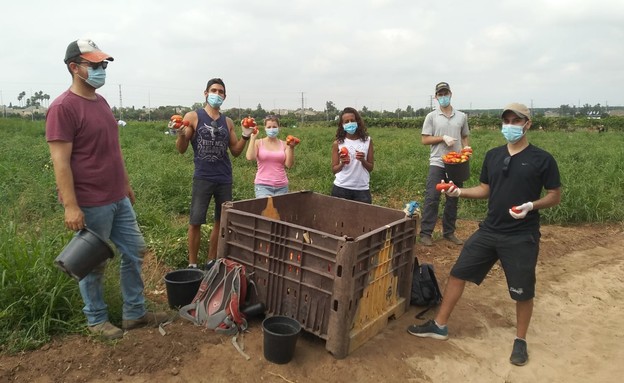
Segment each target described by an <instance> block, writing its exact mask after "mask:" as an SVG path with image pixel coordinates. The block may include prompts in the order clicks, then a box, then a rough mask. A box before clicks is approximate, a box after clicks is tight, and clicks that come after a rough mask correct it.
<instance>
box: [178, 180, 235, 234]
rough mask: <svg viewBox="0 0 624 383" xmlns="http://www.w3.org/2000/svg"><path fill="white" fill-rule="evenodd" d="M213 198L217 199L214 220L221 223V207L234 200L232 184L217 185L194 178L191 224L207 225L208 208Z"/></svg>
mask: <svg viewBox="0 0 624 383" xmlns="http://www.w3.org/2000/svg"><path fill="white" fill-rule="evenodd" d="M213 196H214V197H215V209H214V220H215V222H219V221H220V220H221V205H223V203H224V202H227V201H231V200H232V184H217V183H214V182H210V181H206V180H202V179H198V178H193V194H192V196H191V213H190V217H189V224H191V225H203V224H204V223H206V214H207V212H208V206H209V205H210V200H211V199H212V197H213Z"/></svg>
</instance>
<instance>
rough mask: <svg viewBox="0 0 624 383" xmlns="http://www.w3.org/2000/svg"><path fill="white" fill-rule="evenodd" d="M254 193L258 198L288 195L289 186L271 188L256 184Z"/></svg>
mask: <svg viewBox="0 0 624 383" xmlns="http://www.w3.org/2000/svg"><path fill="white" fill-rule="evenodd" d="M254 192H255V193H256V198H261V197H268V196H275V195H280V194H286V193H288V185H286V186H269V185H262V184H255V185H254Z"/></svg>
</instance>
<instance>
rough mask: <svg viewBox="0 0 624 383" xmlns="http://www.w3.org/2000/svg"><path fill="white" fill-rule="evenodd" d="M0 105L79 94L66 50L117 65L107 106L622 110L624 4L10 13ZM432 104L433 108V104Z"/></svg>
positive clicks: (90, 8) (233, 6)
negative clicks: (80, 42)
mask: <svg viewBox="0 0 624 383" xmlns="http://www.w3.org/2000/svg"><path fill="white" fill-rule="evenodd" d="M0 7H1V9H2V16H3V17H2V23H0V47H1V49H2V53H1V55H0V92H1V95H2V100H0V101H1V102H0V103H4V104H6V105H8V104H9V103H13V104H14V105H15V104H17V103H18V101H17V96H18V94H19V93H20V92H21V91H25V92H26V93H27V96H30V95H31V94H32V93H34V92H37V91H40V90H41V91H43V92H44V93H46V94H49V95H50V96H51V98H52V99H54V98H55V97H56V96H58V95H59V94H60V93H61V92H63V91H64V90H65V89H67V88H68V87H69V84H70V80H71V79H70V75H69V73H68V72H67V69H66V67H65V65H64V63H63V58H64V54H65V49H66V47H67V45H68V44H69V43H70V42H71V41H73V40H76V39H77V38H82V37H88V38H91V39H93V40H94V41H95V42H96V43H97V44H98V45H99V47H100V48H101V49H102V50H103V51H104V52H106V53H109V54H110V55H112V56H113V57H114V58H115V61H114V62H113V63H111V64H110V65H109V67H108V69H107V81H106V85H105V86H104V87H103V88H101V89H100V90H99V92H100V93H101V94H102V95H104V96H105V97H106V98H107V99H108V101H109V103H110V104H111V106H119V105H120V92H119V87H120V85H121V95H122V103H123V106H124V107H129V106H135V107H137V108H140V107H143V106H151V107H155V106H160V105H183V106H191V105H192V104H193V103H195V102H203V101H204V98H203V91H204V89H205V86H206V82H207V80H208V79H210V78H212V77H221V78H222V79H223V80H224V81H225V84H226V90H227V99H226V100H225V103H224V105H223V108H224V109H228V108H232V107H243V108H246V107H251V108H255V107H256V106H257V105H258V104H259V103H260V104H261V105H262V107H263V108H264V109H267V110H270V109H273V108H289V109H295V108H298V107H300V106H301V102H302V93H303V100H304V105H305V107H311V108H314V109H316V110H323V109H324V108H325V103H326V101H333V102H334V104H335V105H336V107H338V108H339V109H341V108H344V107H346V106H353V107H356V108H358V109H361V108H362V107H363V106H366V107H367V108H368V109H372V110H382V109H384V110H392V111H394V110H395V109H397V108H401V109H405V108H406V107H407V106H408V105H411V106H412V107H414V108H415V109H418V108H422V107H426V106H429V103H430V97H431V95H432V94H433V89H434V85H435V84H436V83H437V82H439V81H447V82H449V84H450V85H451V88H452V91H453V101H452V102H453V105H454V106H455V107H457V108H460V109H472V108H474V109H480V108H502V107H503V106H504V104H506V103H508V102H511V101H518V102H523V103H525V104H527V105H529V106H530V105H531V104H532V105H533V106H534V107H558V106H560V105H562V104H568V105H570V106H572V105H578V104H579V103H580V104H581V105H584V104H590V105H595V104H597V103H600V104H601V105H605V104H606V103H607V104H608V105H614V106H615V105H624V89H623V88H624V49H623V48H622V42H623V41H624V1H622V0H593V1H589V0H533V1H531V0H524V1H517V0H471V1H447V0H443V1H426V2H425V1H420V0H332V1H327V0H314V1H312V0H261V1H252V0H247V1H242V0H220V1H219V0H212V1H206V0H202V1H195V0H177V1H161V0H150V1H145V0H132V1H131V0H109V1H66V0H54V1H39V0H31V1H26V2H21V1H14V0H7V1H3V2H2V6H0ZM434 103H435V101H434Z"/></svg>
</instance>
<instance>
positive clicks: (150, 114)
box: [147, 90, 152, 121]
mask: <svg viewBox="0 0 624 383" xmlns="http://www.w3.org/2000/svg"><path fill="white" fill-rule="evenodd" d="M147 121H152V105H151V97H150V91H149V90H148V91H147Z"/></svg>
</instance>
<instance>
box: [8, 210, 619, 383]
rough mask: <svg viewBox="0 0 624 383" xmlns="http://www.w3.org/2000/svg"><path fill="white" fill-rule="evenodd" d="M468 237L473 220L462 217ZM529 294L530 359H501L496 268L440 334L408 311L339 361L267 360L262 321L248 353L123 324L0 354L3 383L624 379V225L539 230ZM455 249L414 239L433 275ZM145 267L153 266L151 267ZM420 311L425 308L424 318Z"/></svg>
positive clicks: (503, 337) (309, 349) (300, 354)
mask: <svg viewBox="0 0 624 383" xmlns="http://www.w3.org/2000/svg"><path fill="white" fill-rule="evenodd" d="M460 225H461V229H460V232H459V234H460V235H462V236H463V237H466V236H467V235H469V233H471V232H472V231H474V229H475V228H476V225H477V224H476V222H465V221H464V222H461V224H460ZM542 234H543V236H542V245H541V249H542V250H541V255H540V261H539V266H538V286H537V298H536V301H535V311H534V315H533V319H532V323H531V328H530V329H529V337H528V341H529V353H530V362H529V364H528V365H527V366H525V367H514V366H512V365H511V364H510V363H509V361H508V358H509V354H510V352H511V344H512V342H513V338H514V334H515V330H514V325H515V311H514V304H513V302H512V301H511V300H510V298H509V296H508V294H507V291H506V285H505V279H504V275H503V273H502V271H501V270H500V268H498V267H496V266H495V268H494V269H493V270H492V272H491V273H490V275H489V276H488V278H487V279H486V280H485V282H484V283H483V284H482V285H481V286H479V287H477V286H473V285H469V286H467V288H466V291H465V293H464V296H463V298H462V300H461V301H460V302H459V304H458V306H457V308H456V310H455V312H454V313H453V316H452V318H451V321H450V323H449V326H450V339H449V340H448V341H446V342H443V341H436V340H431V339H420V338H416V337H413V336H410V335H409V334H408V333H407V332H406V331H405V329H406V327H407V326H408V325H410V324H412V323H413V322H414V321H418V320H416V319H414V315H415V313H416V312H417V308H412V309H411V310H410V311H408V312H407V313H406V314H404V315H403V316H402V317H400V318H398V319H397V320H393V321H390V323H389V324H388V326H387V327H386V328H385V329H384V330H383V331H382V332H381V333H380V334H378V335H377V336H375V337H374V338H372V339H371V340H369V341H368V342H367V343H365V344H364V345H363V346H362V347H361V348H359V349H357V350H356V351H355V352H353V353H352V354H351V355H349V356H348V357H347V358H345V359H342V360H336V359H335V358H334V357H333V356H331V355H330V354H329V353H328V352H327V351H326V350H325V345H324V342H323V341H322V340H321V339H319V338H317V337H315V336H312V335H309V334H304V335H303V336H302V337H301V338H300V339H299V341H298V343H297V350H296V354H295V357H294V360H293V361H292V362H291V363H289V364H286V365H275V364H271V363H269V362H267V361H265V360H264V358H263V351H262V333H261V330H260V321H259V320H255V321H252V322H251V325H250V332H249V333H247V334H245V336H244V343H245V350H246V352H247V353H248V354H249V355H250V356H251V360H249V361H245V360H244V359H243V358H242V357H241V355H240V354H238V352H237V351H236V350H235V349H234V347H233V346H232V344H231V343H230V338H228V337H223V336H219V335H216V334H215V333H213V332H206V331H203V330H202V329H200V328H198V327H194V326H193V325H191V324H190V323H188V322H184V321H181V320H178V321H176V322H174V323H173V324H172V325H170V326H168V327H166V330H167V332H168V333H167V335H166V336H162V335H161V334H160V333H159V332H158V331H157V330H154V329H141V330H135V331H131V332H129V333H127V334H126V336H124V338H123V339H122V340H121V341H119V342H117V343H115V344H106V343H102V342H99V341H97V340H94V339H90V338H88V337H84V336H71V337H66V338H63V339H57V340H54V341H53V342H51V343H50V344H48V345H46V346H44V347H43V348H41V349H40V350H37V351H34V352H27V353H24V354H21V355H17V356H2V357H0V383H4V382H13V381H16V382H17V381H19V382H110V381H121V382H132V383H138V382H233V381H240V382H257V381H262V382H323V383H326V382H353V381H357V382H363V383H368V382H398V381H402V382H586V381H590V380H591V381H595V382H615V381H619V380H620V379H621V376H622V375H624V364H623V363H622V360H624V347H622V344H624V331H623V330H622V318H623V317H624V252H623V250H624V226H622V225H610V226H596V225H591V226H589V225H588V226H582V227H560V226H546V227H543V228H542ZM457 254H458V247H456V246H453V245H450V244H448V243H447V242H446V241H438V242H436V244H435V246H434V247H432V248H424V247H418V254H417V256H418V258H419V260H420V261H421V262H432V263H433V264H434V265H435V267H436V273H437V274H438V278H439V280H440V283H441V284H442V285H444V283H445V282H446V275H447V273H448V270H449V268H450V266H451V265H452V263H453V261H454V259H455V258H456V256H457ZM148 273H149V274H148V275H154V276H158V277H159V278H160V276H161V275H162V273H161V272H158V271H154V270H148ZM432 315H433V314H432V313H431V314H428V315H427V316H429V317H430V316H432Z"/></svg>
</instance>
